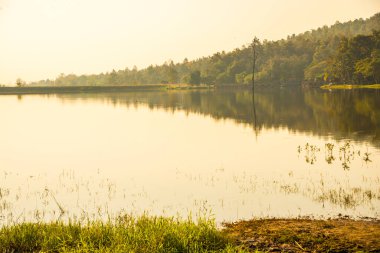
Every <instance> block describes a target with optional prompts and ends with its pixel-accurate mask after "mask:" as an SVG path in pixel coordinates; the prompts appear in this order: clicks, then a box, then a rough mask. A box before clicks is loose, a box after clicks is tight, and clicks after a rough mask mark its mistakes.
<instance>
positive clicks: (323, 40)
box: [31, 13, 380, 86]
mask: <svg viewBox="0 0 380 253" xmlns="http://www.w3.org/2000/svg"><path fill="white" fill-rule="evenodd" d="M257 51H258V59H257V63H256V76H255V77H256V80H257V83H258V84H262V85H268V84H270V85H291V84H297V85H300V84H301V83H303V84H310V85H318V84H323V83H330V82H333V83H379V82H380V13H377V14H375V15H374V16H372V17H371V18H369V19H366V20H363V19H357V20H354V21H349V22H346V23H339V22H336V23H335V24H334V25H332V26H330V27H328V26H324V27H321V28H318V29H316V30H311V31H307V32H304V33H302V34H299V35H294V34H293V35H291V36H288V38H287V39H282V40H278V41H267V40H264V41H262V42H260V44H259V45H258V46H257ZM251 77H252V50H251V48H250V47H249V46H242V47H241V48H237V49H235V50H234V51H232V52H228V53H226V52H224V51H223V52H218V53H215V54H214V55H212V56H208V57H203V58H199V59H196V60H194V61H188V60H187V59H185V60H184V61H183V62H182V63H173V62H172V61H169V62H166V63H164V64H162V65H160V66H149V67H148V68H145V69H142V70H138V69H137V68H133V69H128V68H126V69H124V70H119V71H115V70H113V71H112V72H109V73H105V74H104V73H101V74H99V75H81V76H77V75H73V74H70V75H64V74H61V75H60V76H59V77H57V78H56V79H55V80H42V81H39V82H34V83H31V85H38V86H45V85H49V86H50V85H67V86H71V85H73V86H82V85H135V84H157V83H190V84H200V83H204V84H215V85H220V84H249V83H250V81H251Z"/></svg>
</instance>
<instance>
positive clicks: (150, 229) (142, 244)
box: [0, 216, 238, 252]
mask: <svg viewBox="0 0 380 253" xmlns="http://www.w3.org/2000/svg"><path fill="white" fill-rule="evenodd" d="M237 251H238V248H237V247H236V246H232V245H231V244H230V243H229V241H228V239H227V238H226V237H225V236H224V235H223V234H222V232H221V231H219V230H218V229H217V228H216V226H215V223H214V222H213V221H212V220H205V219H201V220H199V221H198V222H196V223H195V222H193V221H191V219H188V220H181V221H179V220H176V219H174V218H162V217H148V216H142V217H139V218H133V217H131V216H123V217H121V218H119V219H118V220H117V221H115V222H112V223H111V222H108V223H103V222H89V223H88V224H80V223H71V224H62V223H59V222H57V223H49V224H34V223H24V224H20V225H13V226H9V227H4V228H2V229H1V230H0V252H237Z"/></svg>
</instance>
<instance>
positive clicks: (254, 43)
mask: <svg viewBox="0 0 380 253" xmlns="http://www.w3.org/2000/svg"><path fill="white" fill-rule="evenodd" d="M258 43H259V40H258V39H257V38H256V37H255V38H254V39H253V41H252V44H251V45H252V53H253V64H252V107H253V118H254V122H253V123H254V126H253V127H254V130H255V132H256V135H257V131H256V126H257V119H256V106H255V67H256V45H257V44H258Z"/></svg>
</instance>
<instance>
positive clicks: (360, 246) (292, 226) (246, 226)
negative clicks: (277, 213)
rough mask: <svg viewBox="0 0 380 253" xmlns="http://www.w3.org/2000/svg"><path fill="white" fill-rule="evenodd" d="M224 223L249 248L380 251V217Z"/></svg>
mask: <svg viewBox="0 0 380 253" xmlns="http://www.w3.org/2000/svg"><path fill="white" fill-rule="evenodd" d="M224 226H225V228H224V230H223V232H224V233H225V234H226V235H227V236H228V237H229V238H231V239H232V240H234V241H235V242H236V243H237V244H238V245H241V246H242V247H243V248H244V249H247V250H249V251H255V250H260V251H264V252H268V251H269V252H358V251H359V252H380V220H369V221H363V220H360V221H357V220H351V219H333V220H310V219H262V220H250V221H240V222H235V223H226V224H224Z"/></svg>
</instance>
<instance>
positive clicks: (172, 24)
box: [0, 0, 380, 83]
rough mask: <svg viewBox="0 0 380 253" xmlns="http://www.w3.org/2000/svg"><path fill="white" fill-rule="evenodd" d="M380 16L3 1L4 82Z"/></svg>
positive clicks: (332, 6) (174, 3)
mask: <svg viewBox="0 0 380 253" xmlns="http://www.w3.org/2000/svg"><path fill="white" fill-rule="evenodd" d="M379 11H380V0H0V83H14V82H15V80H16V78H18V77H20V78H22V79H24V80H26V81H33V80H40V79H46V78H55V77H56V76H57V75H58V74H59V73H65V74H70V73H74V74H91V73H100V72H107V71H111V70H112V69H116V70H118V69H124V68H126V67H129V68H132V67H133V66H134V65H136V66H137V67H139V68H143V67H147V66H148V65H150V64H162V63H163V62H164V61H166V60H169V59H172V60H173V61H174V62H178V61H182V60H183V59H184V58H185V57H187V58H188V59H190V60H191V59H195V58H198V57H202V56H208V55H210V54H213V53H215V52H217V51H221V50H225V51H229V50H232V49H234V48H236V47H241V46H242V45H244V44H247V43H249V42H250V41H251V40H252V38H253V37H254V36H257V37H259V38H260V39H270V40H277V39H281V38H285V37H286V36H287V35H288V34H292V33H296V34H297V33H301V32H304V31H306V30H310V29H314V28H317V27H320V26H323V25H325V24H327V25H332V24H334V23H335V21H337V20H339V21H341V22H344V21H348V20H352V19H356V18H368V17H370V16H372V15H373V14H375V13H376V12H379Z"/></svg>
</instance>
